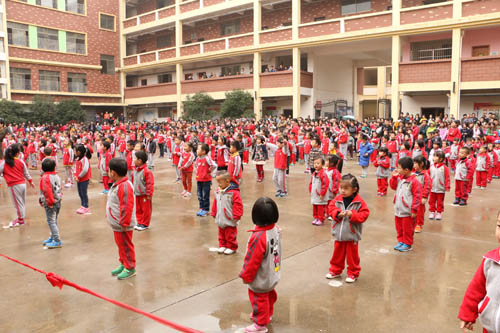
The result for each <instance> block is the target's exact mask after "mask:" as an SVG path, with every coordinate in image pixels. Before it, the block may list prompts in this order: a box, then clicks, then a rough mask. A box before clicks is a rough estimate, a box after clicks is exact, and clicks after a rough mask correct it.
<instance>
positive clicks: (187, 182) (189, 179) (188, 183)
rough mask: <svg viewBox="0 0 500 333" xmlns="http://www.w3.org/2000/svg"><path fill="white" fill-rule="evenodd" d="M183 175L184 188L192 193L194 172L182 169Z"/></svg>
mask: <svg viewBox="0 0 500 333" xmlns="http://www.w3.org/2000/svg"><path fill="white" fill-rule="evenodd" d="M181 177H182V186H183V187H184V190H185V191H188V192H189V193H191V189H192V187H193V172H192V171H190V172H188V171H184V170H182V171H181Z"/></svg>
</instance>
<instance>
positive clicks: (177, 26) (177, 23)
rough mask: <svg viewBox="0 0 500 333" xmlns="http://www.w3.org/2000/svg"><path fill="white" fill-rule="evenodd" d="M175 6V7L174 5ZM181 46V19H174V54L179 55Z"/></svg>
mask: <svg viewBox="0 0 500 333" xmlns="http://www.w3.org/2000/svg"><path fill="white" fill-rule="evenodd" d="M176 8H177V7H176ZM181 46H182V21H181V20H179V19H177V20H175V56H176V57H180V56H181Z"/></svg>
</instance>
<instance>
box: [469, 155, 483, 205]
mask: <svg viewBox="0 0 500 333" xmlns="http://www.w3.org/2000/svg"><path fill="white" fill-rule="evenodd" d="M468 147H469V155H468V156H467V159H468V160H469V162H470V166H471V172H470V173H469V174H468V178H467V193H468V195H469V196H470V195H471V192H472V184H473V183H474V170H476V163H477V159H476V156H475V155H474V148H470V146H468ZM479 147H480V146H479ZM479 147H478V149H479Z"/></svg>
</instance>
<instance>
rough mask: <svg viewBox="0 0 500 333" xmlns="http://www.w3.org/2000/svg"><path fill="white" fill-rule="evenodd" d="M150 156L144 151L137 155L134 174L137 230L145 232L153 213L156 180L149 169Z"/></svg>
mask: <svg viewBox="0 0 500 333" xmlns="http://www.w3.org/2000/svg"><path fill="white" fill-rule="evenodd" d="M147 161H148V155H147V154H146V152H144V151H142V150H141V151H138V152H136V153H135V160H134V164H135V170H134V172H133V173H132V183H133V184H134V195H135V215H136V219H137V226H136V227H135V230H138V231H143V230H146V229H148V228H149V223H150V222H151V213H152V211H153V201H152V200H153V192H154V187H155V178H154V175H153V172H152V171H151V170H150V169H149V168H148V167H147Z"/></svg>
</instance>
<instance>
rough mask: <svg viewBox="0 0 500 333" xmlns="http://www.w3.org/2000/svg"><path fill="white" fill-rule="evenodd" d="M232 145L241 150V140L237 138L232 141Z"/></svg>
mask: <svg viewBox="0 0 500 333" xmlns="http://www.w3.org/2000/svg"><path fill="white" fill-rule="evenodd" d="M231 147H234V149H236V150H237V151H239V150H240V143H239V141H236V140H235V141H233V142H231Z"/></svg>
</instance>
